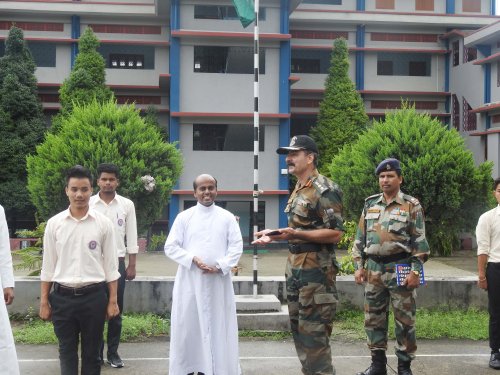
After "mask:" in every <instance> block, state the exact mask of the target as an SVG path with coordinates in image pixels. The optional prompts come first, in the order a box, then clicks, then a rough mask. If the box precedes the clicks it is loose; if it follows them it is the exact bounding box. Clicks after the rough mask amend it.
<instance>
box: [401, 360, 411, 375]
mask: <svg viewBox="0 0 500 375" xmlns="http://www.w3.org/2000/svg"><path fill="white" fill-rule="evenodd" d="M410 366H411V361H403V360H402V359H400V358H398V375H413V373H412V372H411V368H410Z"/></svg>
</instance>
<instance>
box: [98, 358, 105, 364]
mask: <svg viewBox="0 0 500 375" xmlns="http://www.w3.org/2000/svg"><path fill="white" fill-rule="evenodd" d="M99 364H100V365H101V366H102V365H104V359H103V358H102V357H99Z"/></svg>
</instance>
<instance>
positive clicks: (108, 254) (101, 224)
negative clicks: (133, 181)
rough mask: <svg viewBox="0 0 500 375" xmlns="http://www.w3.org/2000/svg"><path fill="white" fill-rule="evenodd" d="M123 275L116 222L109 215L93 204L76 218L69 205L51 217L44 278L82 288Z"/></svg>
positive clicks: (46, 234) (47, 228) (43, 266)
mask: <svg viewBox="0 0 500 375" xmlns="http://www.w3.org/2000/svg"><path fill="white" fill-rule="evenodd" d="M119 278H120V273H119V272H118V257H117V255H116V245H115V235H114V230H113V223H111V221H110V220H109V219H108V218H107V217H106V216H104V215H102V214H100V213H99V212H96V211H95V210H93V209H92V208H90V209H89V211H88V212H87V215H85V216H84V217H83V218H81V219H75V218H74V217H73V216H71V213H70V211H69V209H67V210H65V211H62V212H60V213H59V214H57V215H55V216H53V217H51V218H50V219H49V220H48V221H47V226H46V228H45V234H44V236H43V261H42V272H41V274H40V280H41V281H47V282H57V283H60V284H63V285H66V286H69V287H74V288H78V287H81V286H85V285H89V284H94V283H99V282H102V281H106V282H111V281H114V280H117V279H119Z"/></svg>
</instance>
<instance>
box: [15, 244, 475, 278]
mask: <svg viewBox="0 0 500 375" xmlns="http://www.w3.org/2000/svg"><path fill="white" fill-rule="evenodd" d="M287 255H288V251H287V250H269V251H267V250H259V252H258V261H257V267H258V275H260V276H282V275H284V273H285V264H286V258H287ZM345 255H346V252H345V251H339V252H338V253H337V258H338V259H340V258H341V257H342V256H345ZM240 267H241V270H240V272H239V275H240V276H252V275H253V252H252V251H245V252H244V254H243V256H242V257H241V260H240ZM176 270H177V264H176V263H175V262H173V261H171V260H170V259H168V258H167V257H166V256H165V254H164V253H163V252H153V253H143V254H139V256H138V261H137V276H175V272H176ZM15 274H16V276H25V275H27V274H28V271H26V270H18V271H15ZM425 274H426V275H427V276H435V277H447V276H473V275H477V259H476V253H475V251H474V250H462V251H456V252H455V253H454V255H453V256H451V257H446V258H443V257H433V258H431V259H430V260H429V261H428V262H427V263H426V264H425Z"/></svg>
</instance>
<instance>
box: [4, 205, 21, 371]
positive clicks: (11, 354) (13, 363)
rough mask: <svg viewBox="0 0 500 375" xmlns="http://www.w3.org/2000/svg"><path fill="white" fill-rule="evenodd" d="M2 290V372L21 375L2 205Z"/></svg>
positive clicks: (11, 279)
mask: <svg viewBox="0 0 500 375" xmlns="http://www.w3.org/2000/svg"><path fill="white" fill-rule="evenodd" d="M0 290H3V299H4V302H0V374H9V375H19V364H18V363H17V354H16V347H15V346H14V338H13V337H12V329H11V328H10V321H9V314H8V312H7V307H5V305H10V304H11V303H12V301H13V300H14V272H13V270H12V256H11V254H10V243H9V229H8V228H7V221H6V219H5V211H4V209H3V207H2V206H0Z"/></svg>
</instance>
